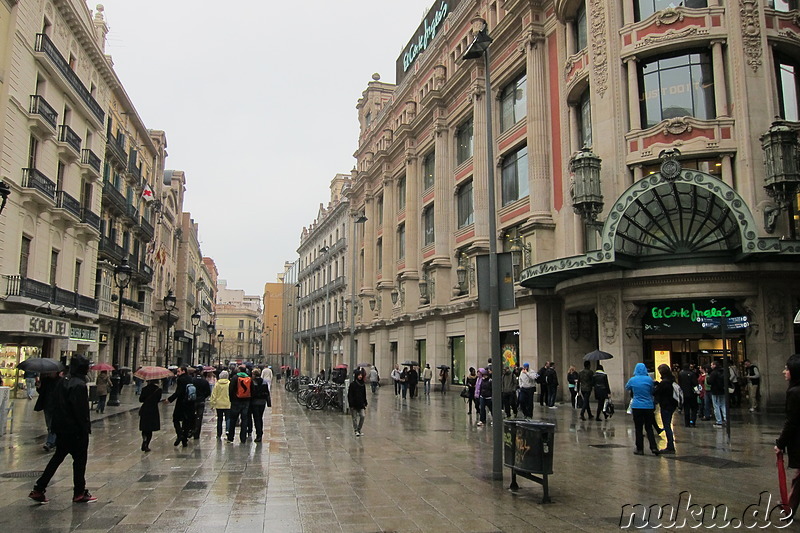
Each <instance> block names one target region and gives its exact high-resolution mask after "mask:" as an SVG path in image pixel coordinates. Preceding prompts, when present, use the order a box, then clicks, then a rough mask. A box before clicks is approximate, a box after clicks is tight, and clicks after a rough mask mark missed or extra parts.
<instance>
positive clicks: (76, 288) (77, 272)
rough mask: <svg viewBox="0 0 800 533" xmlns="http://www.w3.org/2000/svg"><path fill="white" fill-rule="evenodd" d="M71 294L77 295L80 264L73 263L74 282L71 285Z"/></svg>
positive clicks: (79, 281) (79, 283)
mask: <svg viewBox="0 0 800 533" xmlns="http://www.w3.org/2000/svg"><path fill="white" fill-rule="evenodd" d="M72 286H73V289H72V292H74V293H77V292H78V289H79V288H80V286H81V262H80V261H75V281H74V283H73V284H72Z"/></svg>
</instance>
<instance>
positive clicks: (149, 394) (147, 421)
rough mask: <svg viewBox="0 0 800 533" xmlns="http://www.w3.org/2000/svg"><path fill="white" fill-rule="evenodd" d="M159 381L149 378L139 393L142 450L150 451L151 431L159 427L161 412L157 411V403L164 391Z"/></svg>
mask: <svg viewBox="0 0 800 533" xmlns="http://www.w3.org/2000/svg"><path fill="white" fill-rule="evenodd" d="M140 379H141V378H140ZM159 383H160V380H159V379H151V380H150V381H148V382H147V385H146V386H145V387H144V389H142V393H141V394H140V395H139V402H140V403H141V404H142V406H141V407H140V408H139V431H141V432H142V451H143V452H149V451H150V441H151V440H153V432H154V431H158V430H160V429H161V413H159V412H158V404H159V403H161V396H162V394H163V392H164V391H163V390H162V389H161V386H160V384H159Z"/></svg>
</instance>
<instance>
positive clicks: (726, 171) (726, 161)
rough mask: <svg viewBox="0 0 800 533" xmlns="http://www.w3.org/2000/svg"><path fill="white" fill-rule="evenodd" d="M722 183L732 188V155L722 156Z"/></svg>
mask: <svg viewBox="0 0 800 533" xmlns="http://www.w3.org/2000/svg"><path fill="white" fill-rule="evenodd" d="M722 181H724V182H725V184H727V185H729V186H730V187H733V155H732V154H722Z"/></svg>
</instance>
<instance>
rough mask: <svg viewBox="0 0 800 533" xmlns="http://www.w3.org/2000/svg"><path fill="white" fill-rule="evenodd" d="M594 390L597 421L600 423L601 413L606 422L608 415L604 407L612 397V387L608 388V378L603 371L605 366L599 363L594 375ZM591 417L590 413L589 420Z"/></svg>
mask: <svg viewBox="0 0 800 533" xmlns="http://www.w3.org/2000/svg"><path fill="white" fill-rule="evenodd" d="M592 388H593V389H594V398H595V400H597V412H596V413H595V414H596V415H597V416H596V417H595V420H597V421H598V422H599V421H600V413H603V419H604V420H605V419H607V418H608V413H606V412H605V410H604V409H603V407H604V406H605V403H606V400H608V399H609V398H610V397H611V387H609V386H608V376H607V375H606V372H605V370H604V369H603V365H601V364H599V363H598V364H597V368H596V369H595V371H594V375H592ZM591 416H592V414H591V413H589V418H591Z"/></svg>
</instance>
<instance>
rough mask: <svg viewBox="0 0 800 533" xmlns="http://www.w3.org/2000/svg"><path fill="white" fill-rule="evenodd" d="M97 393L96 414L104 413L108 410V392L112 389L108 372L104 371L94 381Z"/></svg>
mask: <svg viewBox="0 0 800 533" xmlns="http://www.w3.org/2000/svg"><path fill="white" fill-rule="evenodd" d="M94 384H95V387H96V389H95V390H96V391H97V408H96V409H95V412H96V413H103V412H104V411H105V410H106V398H108V391H109V390H110V389H111V378H110V377H109V375H108V371H106V370H102V371H101V372H100V374H99V375H98V376H97V379H96V380H95V381H94Z"/></svg>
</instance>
